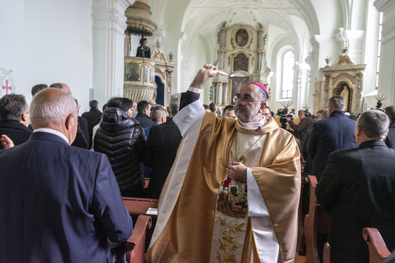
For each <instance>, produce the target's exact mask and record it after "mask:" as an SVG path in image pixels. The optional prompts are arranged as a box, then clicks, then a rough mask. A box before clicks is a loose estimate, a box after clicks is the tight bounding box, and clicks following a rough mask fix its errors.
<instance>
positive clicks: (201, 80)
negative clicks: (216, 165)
mask: <svg viewBox="0 0 395 263" xmlns="http://www.w3.org/2000/svg"><path fill="white" fill-rule="evenodd" d="M217 73H218V69H217V68H216V67H215V66H213V65H210V64H206V65H204V66H203V67H202V68H201V69H200V70H199V71H198V73H197V74H196V76H195V79H194V80H193V81H192V84H191V86H190V88H189V89H188V91H187V92H185V93H183V94H182V95H181V101H180V112H179V113H178V114H177V115H176V116H175V117H174V118H173V121H174V123H175V124H176V125H177V126H178V128H179V129H180V132H181V135H182V136H183V137H184V136H185V135H186V134H187V132H188V130H189V128H190V127H191V125H192V124H193V123H195V122H196V121H197V120H198V119H199V118H201V117H202V116H203V115H204V108H203V106H202V104H201V103H200V102H199V96H200V92H201V90H202V89H203V87H204V84H205V83H206V81H207V79H208V78H211V77H214V76H215V75H217Z"/></svg>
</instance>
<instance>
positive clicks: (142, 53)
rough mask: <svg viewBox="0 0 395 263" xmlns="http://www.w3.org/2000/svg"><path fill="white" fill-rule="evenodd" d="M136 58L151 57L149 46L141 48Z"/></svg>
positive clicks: (138, 49)
mask: <svg viewBox="0 0 395 263" xmlns="http://www.w3.org/2000/svg"><path fill="white" fill-rule="evenodd" d="M136 57H145V58H150V57H151V49H150V48H149V47H148V46H139V47H138V48H137V51H136Z"/></svg>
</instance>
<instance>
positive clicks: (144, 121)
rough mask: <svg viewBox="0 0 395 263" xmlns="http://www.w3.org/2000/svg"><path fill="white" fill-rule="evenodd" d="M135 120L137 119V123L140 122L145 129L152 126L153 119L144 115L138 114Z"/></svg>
mask: <svg viewBox="0 0 395 263" xmlns="http://www.w3.org/2000/svg"><path fill="white" fill-rule="evenodd" d="M135 119H136V121H138V122H139V123H140V124H141V127H143V128H147V127H151V126H152V121H151V119H150V118H149V117H148V116H147V115H145V114H144V113H141V112H138V113H137V115H136V118H135Z"/></svg>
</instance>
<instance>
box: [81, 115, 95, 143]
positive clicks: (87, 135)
mask: <svg viewBox="0 0 395 263" xmlns="http://www.w3.org/2000/svg"><path fill="white" fill-rule="evenodd" d="M78 125H79V127H80V129H81V131H82V133H83V134H84V137H85V139H86V142H87V143H88V144H89V148H90V147H91V145H92V136H91V134H90V133H89V125H88V121H87V120H86V119H85V118H82V117H80V116H78Z"/></svg>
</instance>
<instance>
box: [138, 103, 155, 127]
mask: <svg viewBox="0 0 395 263" xmlns="http://www.w3.org/2000/svg"><path fill="white" fill-rule="evenodd" d="M151 106H152V105H151V104H150V103H149V102H148V101H145V100H142V101H139V103H137V115H136V118H135V119H136V121H138V122H139V123H140V124H141V126H142V127H143V128H147V127H151V126H152V120H151V119H150V116H151Z"/></svg>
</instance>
